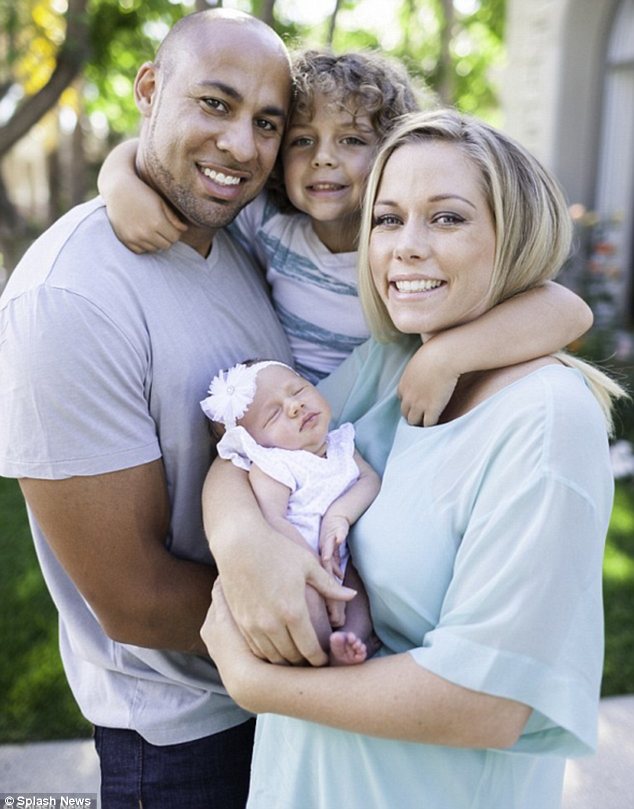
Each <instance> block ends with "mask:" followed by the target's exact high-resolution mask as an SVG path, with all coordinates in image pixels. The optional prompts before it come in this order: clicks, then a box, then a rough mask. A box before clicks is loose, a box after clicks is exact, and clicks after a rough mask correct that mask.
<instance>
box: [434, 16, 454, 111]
mask: <svg viewBox="0 0 634 809" xmlns="http://www.w3.org/2000/svg"><path fill="white" fill-rule="evenodd" d="M441 9H442V20H441V28H440V59H439V65H438V66H439V71H438V72H439V82H438V94H439V95H440V100H441V101H442V103H443V104H448V105H451V104H453V102H454V86H455V83H454V72H453V64H452V59H451V50H450V46H451V38H452V34H453V22H454V8H453V0H442V2H441Z"/></svg>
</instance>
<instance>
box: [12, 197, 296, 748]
mask: <svg viewBox="0 0 634 809" xmlns="http://www.w3.org/2000/svg"><path fill="white" fill-rule="evenodd" d="M250 357H266V358H275V359H280V360H282V361H285V362H289V363H290V362H291V357H290V352H289V349H288V344H287V342H286V338H285V336H284V334H283V332H282V330H281V328H280V326H279V323H278V321H277V319H276V317H275V314H274V312H273V309H272V307H271V304H270V302H269V298H268V292H267V290H266V287H265V284H264V282H263V280H262V277H261V275H260V273H259V271H258V270H257V269H256V267H255V266H254V265H253V264H252V262H251V260H250V259H249V258H248V257H247V255H246V253H245V252H244V251H243V250H242V249H241V248H240V247H239V246H238V245H236V244H235V243H234V242H233V241H232V240H231V238H230V237H229V236H228V235H227V234H226V233H224V232H223V231H219V232H218V233H217V234H216V236H215V237H214V243H213V248H212V251H211V253H210V256H209V257H208V258H206V259H205V258H203V257H202V256H200V255H199V254H198V253H197V252H196V251H194V250H193V249H192V248H190V247H189V246H187V245H185V244H183V243H177V244H175V245H174V246H173V247H172V248H171V249H169V250H167V251H165V252H162V253H157V254H152V255H143V256H137V255H135V254H133V253H132V252H130V251H129V250H127V249H126V248H125V247H124V246H123V245H122V244H121V243H120V242H119V241H118V240H117V239H116V237H115V236H114V234H113V232H112V229H111V227H110V225H109V223H108V220H107V217H106V213H105V208H104V206H103V202H102V201H101V200H100V199H96V200H93V201H91V202H89V203H86V204H85V205H81V206H78V207H77V208H75V209H73V210H72V211H70V212H69V213H68V214H67V215H66V216H64V217H62V219H60V220H59V221H58V222H57V223H56V224H55V225H54V226H53V227H52V228H51V229H50V230H48V231H47V232H46V233H45V234H44V235H43V236H42V237H40V239H38V240H37V241H36V242H35V244H34V245H33V246H32V247H31V248H30V250H29V251H28V252H27V254H26V255H25V257H24V258H23V260H22V262H21V263H20V265H19V266H18V268H16V270H15V271H14V272H13V274H12V276H11V278H10V280H9V283H8V284H7V287H6V289H5V291H4V293H3V295H2V298H0V379H1V380H2V383H1V385H0V474H1V475H4V476H7V477H31V478H47V479H58V478H67V477H72V476H76V475H79V476H83V475H99V474H103V473H107V472H112V471H115V470H119V469H126V468H130V467H133V466H138V465H140V464H144V463H148V462H150V461H154V460H156V459H158V458H162V459H163V464H164V467H165V474H166V479H167V488H168V491H169V497H170V501H171V508H172V513H171V525H170V531H169V535H168V537H167V539H166V545H167V547H168V548H169V550H170V551H171V552H172V553H174V554H175V555H177V556H179V557H182V558H185V559H191V560H195V561H198V562H206V563H211V558H210V555H209V550H208V547H207V542H206V540H205V537H204V533H203V526H202V515H201V504H200V496H201V490H202V484H203V480H204V477H205V475H206V473H207V470H208V468H209V465H210V463H211V461H212V459H213V450H212V446H211V442H210V437H209V429H208V427H209V425H208V422H207V420H206V418H205V416H204V415H203V413H202V411H201V409H200V406H199V404H198V403H199V401H200V400H201V399H203V398H204V397H205V395H206V392H207V387H208V385H209V382H210V380H211V378H212V377H213V375H214V374H215V373H216V372H217V371H218V370H219V369H220V368H226V367H229V366H231V365H233V364H234V363H235V362H237V361H239V360H243V359H246V358H250ZM29 518H30V521H31V527H32V530H33V534H34V540H35V545H36V550H37V552H38V556H39V559H40V563H41V566H42V570H43V573H44V576H45V579H46V581H47V584H48V587H49V589H50V592H51V595H52V597H53V600H54V601H55V604H56V606H57V608H58V610H59V613H60V646H61V653H62V658H63V661H64V666H65V670H66V673H67V677H68V680H69V683H70V685H71V688H72V690H73V692H74V695H75V697H76V699H77V701H78V703H79V705H80V708H81V710H82V712H83V713H84V715H85V716H86V717H87V718H88V719H89V720H90V721H92V722H94V723H95V724H99V725H105V726H110V727H118V728H132V729H134V730H137V731H138V732H139V733H140V734H141V735H142V736H144V737H145V738H146V739H147V740H148V741H150V742H152V743H154V744H173V743H179V742H184V741H189V740H191V739H195V738H199V737H202V736H204V735H208V734H211V733H214V732H217V731H220V730H223V729H226V728H228V727H231V726H233V725H236V724H238V723H239V722H241V721H243V720H244V718H245V717H246V714H245V713H244V712H243V711H241V709H239V708H238V707H237V706H236V705H235V704H234V703H233V702H232V701H231V700H230V698H229V697H228V696H227V694H226V693H225V692H224V690H223V689H222V686H221V684H220V682H219V679H218V675H217V673H216V671H215V669H214V668H213V667H212V666H211V664H210V663H209V662H208V661H207V660H204V659H202V658H200V657H196V656H194V655H185V654H180V653H170V652H160V651H155V650H151V649H145V648H139V647H135V646H129V645H125V644H120V643H117V642H115V641H112V640H110V639H109V638H108V637H107V636H106V635H105V634H104V633H103V631H102V630H101V628H100V626H99V624H98V622H97V620H96V618H95V616H94V614H93V613H92V611H91V609H90V607H89V606H88V605H87V603H86V602H85V601H84V599H83V598H82V597H81V596H80V595H79V593H78V591H77V590H76V588H75V587H74V585H73V584H72V582H71V581H70V579H69V578H68V577H67V576H66V574H65V572H64V571H63V570H62V568H61V567H60V565H59V564H58V563H57V561H56V559H55V557H54V556H53V554H52V553H51V551H50V549H49V546H48V545H47V543H46V540H45V539H44V537H43V536H42V535H41V532H40V530H39V528H38V526H37V524H36V522H35V520H34V519H33V515H32V514H30V515H29ZM112 575H113V576H116V575H117V571H116V569H113V571H112Z"/></svg>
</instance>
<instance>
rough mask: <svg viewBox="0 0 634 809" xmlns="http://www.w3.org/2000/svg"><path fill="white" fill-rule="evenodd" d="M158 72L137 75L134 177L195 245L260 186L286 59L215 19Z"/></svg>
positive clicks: (246, 30) (283, 97) (277, 127)
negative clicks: (139, 118)
mask: <svg viewBox="0 0 634 809" xmlns="http://www.w3.org/2000/svg"><path fill="white" fill-rule="evenodd" d="M188 45H190V46H191V47H188V48H187V50H186V52H183V53H182V54H181V53H178V54H176V56H175V58H172V59H171V60H170V64H168V65H167V66H165V65H161V67H160V68H158V69H155V68H154V67H153V66H148V67H146V71H147V73H146V74H145V75H143V69H142V71H141V74H140V78H138V79H137V92H138V96H139V97H140V98H141V103H140V107H141V109H142V112H143V113H144V115H145V117H146V121H145V122H144V128H143V131H142V134H141V145H140V150H139V166H140V171H141V174H142V175H143V177H144V179H146V180H148V181H149V182H150V183H151V184H152V185H153V186H154V187H155V188H156V189H157V190H158V191H160V192H161V193H162V194H163V195H164V196H165V197H166V198H167V199H168V200H170V201H171V202H172V204H173V205H174V206H175V208H177V210H178V211H179V212H180V213H181V214H182V216H183V217H184V218H185V219H186V220H187V221H189V222H190V223H191V225H192V227H191V228H190V232H189V233H188V234H186V235H185V237H184V241H186V242H189V243H191V244H193V245H194V246H199V245H201V244H203V245H204V242H205V240H207V241H209V240H210V239H211V237H212V236H213V232H214V231H215V230H217V229H218V228H222V227H224V226H225V225H227V224H228V223H229V222H231V221H232V220H233V219H234V218H235V216H236V215H237V213H238V211H240V209H241V208H243V207H244V206H245V205H246V204H247V203H248V202H250V200H252V199H253V198H254V197H255V196H256V195H257V194H258V192H259V191H260V190H261V188H262V186H263V185H264V182H265V181H266V179H267V177H268V175H269V173H270V171H271V169H272V168H273V164H274V162H275V158H276V156H277V152H278V148H279V145H280V141H281V137H282V134H283V127H284V122H285V118H286V113H287V111H288V105H289V99H290V75H289V67H288V61H287V59H286V57H285V54H284V52H283V50H282V49H281V47H280V46H279V44H278V43H277V42H276V41H275V40H274V39H272V38H269V37H267V36H263V34H262V31H261V29H259V28H258V27H256V26H251V25H240V24H236V23H235V22H230V21H221V20H215V21H214V22H213V23H209V24H201V26H200V29H199V30H197V31H196V32H195V33H194V35H193V36H190V37H189V38H188Z"/></svg>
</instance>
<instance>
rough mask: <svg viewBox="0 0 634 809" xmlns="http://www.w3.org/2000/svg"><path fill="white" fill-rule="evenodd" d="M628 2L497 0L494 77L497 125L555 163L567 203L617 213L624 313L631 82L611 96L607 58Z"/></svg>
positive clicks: (633, 253) (630, 221) (633, 134)
mask: <svg viewBox="0 0 634 809" xmlns="http://www.w3.org/2000/svg"><path fill="white" fill-rule="evenodd" d="M631 3H632V0H531V2H526V0H507V36H506V41H507V69H506V72H505V76H504V83H503V114H504V128H505V129H506V130H507V131H508V132H509V133H510V134H511V135H513V136H514V137H516V138H517V139H518V140H519V141H520V142H522V143H523V144H524V145H526V146H527V147H528V148H529V149H531V151H533V152H534V153H535V154H536V155H537V156H538V157H539V158H540V159H541V160H542V161H543V162H544V164H545V165H546V166H548V167H549V168H550V169H552V170H553V171H554V172H555V174H556V175H557V177H558V178H559V180H560V181H561V183H562V185H563V186H564V188H565V190H566V192H567V196H568V198H569V200H570V202H571V203H580V204H582V205H584V206H585V207H586V208H587V209H589V210H597V211H598V213H599V214H600V215H601V216H608V217H609V216H612V215H614V214H619V215H622V217H623V221H622V222H621V223H620V224H619V225H618V228H616V229H615V230H614V232H613V233H612V234H611V239H612V240H613V241H614V244H615V249H616V250H618V256H615V258H614V265H615V267H616V265H618V274H619V280H617V281H615V282H614V283H615V284H617V285H618V286H619V289H617V290H615V298H616V299H618V300H619V302H620V303H619V307H620V319H621V320H624V321H626V322H627V321H630V322H631V320H632V315H633V313H634V295H633V288H634V285H633V284H632V278H633V276H634V270H633V267H632V264H633V257H634V249H633V241H632V234H633V232H634V158H633V157H632V155H634V122H632V123H630V122H629V118H630V117H632V116H631V115H630V112H629V107H630V106H631V105H634V90H632V89H628V87H625V86H623V87H622V88H621V89H620V90H618V92H619V93H620V96H619V98H620V101H618V102H617V103H616V104H615V103H614V93H615V81H614V76H612V79H611V82H612V83H611V84H610V83H608V69H607V57H608V53H609V50H610V47H611V43H612V47H613V43H614V31H615V30H616V28H618V26H615V19H616V16H617V14H618V13H622V12H623V11H624V7H625V6H628V9H629V11H628V15H629V19H630V24H631V22H632V8H631V5H628V4H631ZM628 15H625V16H628ZM628 75H629V78H625V79H623V81H629V82H631V83H632V85H633V86H634V72H632V73H630V74H628ZM619 81H621V79H620V78H619ZM619 116H620V117H619ZM626 119H627V120H626ZM628 189H629V190H628ZM615 277H616V274H615Z"/></svg>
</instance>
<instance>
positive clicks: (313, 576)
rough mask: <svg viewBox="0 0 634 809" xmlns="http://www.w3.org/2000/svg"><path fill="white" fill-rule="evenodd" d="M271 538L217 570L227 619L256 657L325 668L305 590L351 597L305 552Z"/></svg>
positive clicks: (261, 539)
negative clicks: (223, 595)
mask: <svg viewBox="0 0 634 809" xmlns="http://www.w3.org/2000/svg"><path fill="white" fill-rule="evenodd" d="M270 533H271V534H272V536H271V537H270V539H264V537H263V536H262V535H260V536H259V537H258V538H257V541H256V542H255V543H251V542H249V549H248V551H247V549H246V548H245V552H244V553H242V554H241V553H237V554H236V556H235V558H234V559H232V560H231V561H230V562H229V563H228V564H224V565H222V566H221V567H220V568H219V569H220V578H221V581H222V585H223V589H224V593H225V596H226V599H227V602H228V604H229V607H230V609H231V613H232V615H233V617H234V619H235V621H236V623H237V625H238V627H239V628H240V631H241V632H242V634H243V635H244V637H245V639H246V641H247V643H248V644H249V647H250V648H251V650H252V651H253V653H254V654H256V655H258V657H261V658H264V659H266V660H269V661H270V662H271V663H291V664H300V663H305V662H308V663H310V665H312V666H323V665H325V664H326V663H327V660H328V658H327V655H326V654H325V652H324V651H323V649H322V648H321V646H320V644H319V641H318V639H317V635H316V634H315V630H314V629H313V626H312V623H311V620H310V616H309V613H308V607H307V604H306V587H307V586H312V587H314V589H315V590H317V591H318V592H319V593H320V594H321V595H322V596H323V597H324V598H325V599H327V600H331V599H332V600H339V601H349V600H351V599H352V598H354V596H355V591H354V590H350V589H349V588H347V587H341V586H339V585H338V584H337V583H336V581H335V580H334V579H333V578H332V577H331V576H330V575H329V574H328V573H326V571H325V570H324V569H323V568H322V567H321V565H320V564H319V561H318V560H317V558H316V557H315V556H314V555H313V554H311V553H310V552H309V551H308V550H305V549H304V548H301V547H300V546H299V545H296V544H295V543H293V542H292V541H291V540H289V539H288V538H287V537H285V536H283V535H281V534H275V533H274V532H270Z"/></svg>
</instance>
